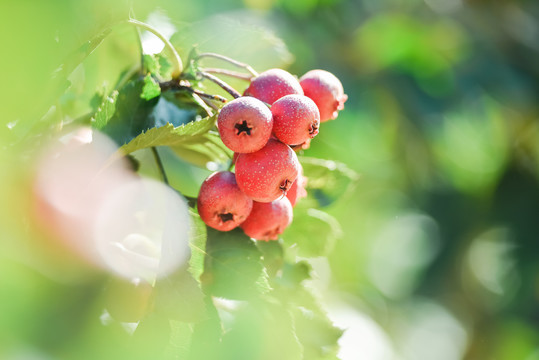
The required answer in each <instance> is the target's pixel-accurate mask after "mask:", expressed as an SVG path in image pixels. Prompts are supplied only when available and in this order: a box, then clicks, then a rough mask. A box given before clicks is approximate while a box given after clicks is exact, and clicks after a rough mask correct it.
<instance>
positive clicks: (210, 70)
mask: <svg viewBox="0 0 539 360" xmlns="http://www.w3.org/2000/svg"><path fill="white" fill-rule="evenodd" d="M200 70H202V71H204V72H207V73H210V74H221V75H226V76H230V77H233V78H236V79H241V80H245V81H251V80H252V79H253V77H254V76H253V75H247V74H243V73H240V72H237V71H232V70H226V69H219V68H201V69H200Z"/></svg>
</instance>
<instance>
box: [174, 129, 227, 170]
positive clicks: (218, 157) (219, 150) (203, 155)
mask: <svg viewBox="0 0 539 360" xmlns="http://www.w3.org/2000/svg"><path fill="white" fill-rule="evenodd" d="M171 149H172V150H173V151H174V152H175V153H176V154H177V155H178V156H179V157H181V158H182V159H183V160H185V161H188V162H190V163H192V164H195V165H197V166H200V167H206V164H207V163H208V162H217V163H225V162H228V161H230V159H232V156H233V153H232V151H231V150H230V149H228V148H227V147H226V145H225V144H223V141H222V140H221V137H220V136H219V133H217V132H215V131H209V132H207V133H206V134H203V135H201V136H198V137H193V138H191V139H190V140H186V141H183V142H182V143H180V144H177V145H173V146H171Z"/></svg>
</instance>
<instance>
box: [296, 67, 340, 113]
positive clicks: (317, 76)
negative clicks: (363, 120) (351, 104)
mask: <svg viewBox="0 0 539 360" xmlns="http://www.w3.org/2000/svg"><path fill="white" fill-rule="evenodd" d="M300 84H301V87H302V88H303V91H304V93H305V96H308V97H310V98H311V99H313V101H314V102H315V103H316V105H317V106H318V110H320V121H321V122H324V121H328V120H334V119H336V118H337V115H339V111H340V110H342V109H344V103H345V102H346V100H347V99H348V95H346V94H345V93H344V89H343V87H342V84H341V82H340V80H339V79H338V78H337V77H336V76H335V75H333V74H332V73H330V72H328V71H325V70H311V71H309V72H307V73H306V74H305V75H303V76H302V77H301V78H300Z"/></svg>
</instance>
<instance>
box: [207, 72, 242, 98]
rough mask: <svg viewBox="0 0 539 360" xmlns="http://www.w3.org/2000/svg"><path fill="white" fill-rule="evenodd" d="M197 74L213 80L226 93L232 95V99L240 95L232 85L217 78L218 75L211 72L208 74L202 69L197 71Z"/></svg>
mask: <svg viewBox="0 0 539 360" xmlns="http://www.w3.org/2000/svg"><path fill="white" fill-rule="evenodd" d="M198 75H200V76H202V77H203V78H206V79H208V80H210V81H213V82H214V83H216V84H217V85H219V86H220V87H221V88H222V89H223V90H225V91H226V92H227V93H229V94H230V95H232V97H233V98H234V99H237V98H239V97H241V94H240V93H239V92H238V91H237V90H236V89H234V88H233V87H232V86H230V85H228V84H227V83H226V82H224V81H223V80H221V79H219V78H218V77H216V76H213V75H212V74H209V73H207V72H204V71H199V72H198Z"/></svg>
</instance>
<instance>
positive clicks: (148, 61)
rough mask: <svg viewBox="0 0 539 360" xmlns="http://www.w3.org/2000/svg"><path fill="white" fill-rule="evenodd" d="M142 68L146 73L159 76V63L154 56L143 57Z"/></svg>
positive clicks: (145, 55)
mask: <svg viewBox="0 0 539 360" xmlns="http://www.w3.org/2000/svg"><path fill="white" fill-rule="evenodd" d="M142 66H143V69H144V72H145V73H151V74H156V75H157V74H159V68H160V66H159V61H158V60H157V58H156V57H155V56H154V55H150V54H144V55H142Z"/></svg>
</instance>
